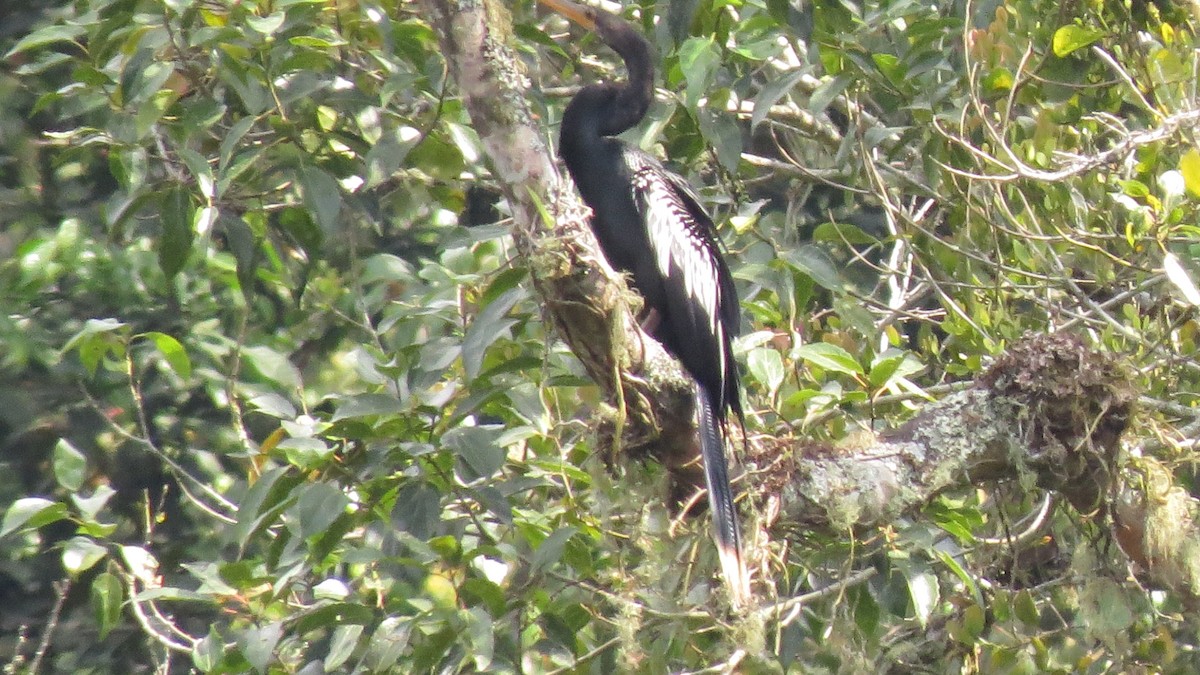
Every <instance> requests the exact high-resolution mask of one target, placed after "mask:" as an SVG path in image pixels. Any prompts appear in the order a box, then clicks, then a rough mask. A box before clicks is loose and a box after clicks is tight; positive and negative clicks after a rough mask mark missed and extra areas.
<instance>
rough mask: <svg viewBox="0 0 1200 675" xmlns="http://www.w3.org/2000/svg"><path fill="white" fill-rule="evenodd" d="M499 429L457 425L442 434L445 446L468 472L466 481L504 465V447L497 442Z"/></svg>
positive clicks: (488, 474) (491, 473)
mask: <svg viewBox="0 0 1200 675" xmlns="http://www.w3.org/2000/svg"><path fill="white" fill-rule="evenodd" d="M498 437H499V431H498V430H496V429H491V428H488V427H459V428H457V429H451V430H450V431H448V432H446V434H445V435H443V436H442V442H443V443H444V444H445V445H446V447H448V448H450V449H451V450H453V451H454V454H455V455H457V456H458V457H459V458H460V459H461V460H462V461H463V463H464V464H465V465H466V468H468V469H470V472H469V473H468V474H467V475H466V476H465V478H466V480H467V482H472V481H474V480H475V479H478V478H487V477H489V476H492V475H494V474H495V473H496V472H497V471H499V470H500V467H502V466H504V456H505V452H504V448H502V447H500V445H499V444H497V442H496V440H497V438H498Z"/></svg>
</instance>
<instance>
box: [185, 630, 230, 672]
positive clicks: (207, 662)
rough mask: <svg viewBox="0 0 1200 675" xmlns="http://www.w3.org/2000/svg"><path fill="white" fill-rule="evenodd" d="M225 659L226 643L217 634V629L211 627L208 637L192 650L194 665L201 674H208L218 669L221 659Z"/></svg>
mask: <svg viewBox="0 0 1200 675" xmlns="http://www.w3.org/2000/svg"><path fill="white" fill-rule="evenodd" d="M223 658H225V641H224V640H222V639H221V634H220V633H218V632H217V627H216V626H214V625H210V626H209V627H208V635H205V636H204V638H203V639H201V640H200V641H199V642H197V643H196V648H195V649H194V650H192V665H193V666H195V667H196V668H197V669H198V670H199V671H200V672H202V673H207V672H211V671H213V670H215V669H216V667H217V664H219V663H220V662H221V659H223Z"/></svg>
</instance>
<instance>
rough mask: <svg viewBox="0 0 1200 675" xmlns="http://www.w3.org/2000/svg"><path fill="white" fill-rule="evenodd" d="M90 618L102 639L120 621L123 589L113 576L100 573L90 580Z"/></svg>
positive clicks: (123, 598) (118, 580) (123, 599)
mask: <svg viewBox="0 0 1200 675" xmlns="http://www.w3.org/2000/svg"><path fill="white" fill-rule="evenodd" d="M91 596H92V616H93V617H94V618H95V619H96V625H97V626H99V628H100V639H102V640H103V639H104V637H105V636H107V635H108V633H109V631H111V630H112V629H113V628H114V627H116V625H117V623H118V622H120V620H121V605H122V604H123V603H124V602H125V587H124V586H123V585H122V584H121V580H120V579H118V578H117V576H116V575H115V574H110V573H108V572H102V573H100V574H99V575H97V576H96V578H95V579H94V580H92V593H91Z"/></svg>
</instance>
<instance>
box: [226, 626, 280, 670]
mask: <svg viewBox="0 0 1200 675" xmlns="http://www.w3.org/2000/svg"><path fill="white" fill-rule="evenodd" d="M281 637H283V622H281V621H275V622H273V623H269V624H267V625H265V626H261V627H254V628H247V629H245V630H243V631H242V632H241V634H240V635H239V636H238V640H237V642H238V646H240V647H241V648H242V656H245V657H246V660H247V661H249V662H250V665H251V666H252V667H253V668H254V669H255V670H257V671H258V672H260V673H265V672H267V666H268V665H270V663H271V659H272V657H273V656H274V655H275V645H277V644H279V639H280V638H281Z"/></svg>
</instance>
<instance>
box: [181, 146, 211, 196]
mask: <svg viewBox="0 0 1200 675" xmlns="http://www.w3.org/2000/svg"><path fill="white" fill-rule="evenodd" d="M179 157H180V159H182V160H183V163H184V164H186V165H187V168H188V171H190V172H191V174H192V178H195V179H196V185H197V186H198V187H199V188H200V194H201V195H203V196H204V201H205V203H211V202H212V198H213V197H214V196H216V192H215V190H216V186H215V184H214V180H213V174H212V167H211V166H209V164H208V159H207V158H206V157H205V156H204V155H201V154H200V153H198V152H196V151H195V150H192V149H191V148H180V149H179Z"/></svg>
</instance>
